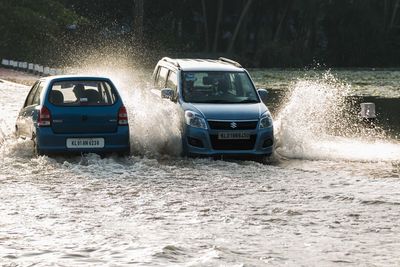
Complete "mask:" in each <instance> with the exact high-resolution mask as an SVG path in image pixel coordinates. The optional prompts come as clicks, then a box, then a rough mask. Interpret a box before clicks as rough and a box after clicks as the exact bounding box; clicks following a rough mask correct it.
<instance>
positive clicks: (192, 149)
mask: <svg viewBox="0 0 400 267" xmlns="http://www.w3.org/2000/svg"><path fill="white" fill-rule="evenodd" d="M239 131H240V132H246V133H249V134H250V136H251V139H250V140H234V139H232V140H224V141H223V142H222V141H219V140H218V133H219V132H229V131H226V130H212V129H207V130H205V129H199V128H194V127H191V126H188V125H186V130H185V134H184V136H183V140H182V141H183V148H184V153H185V154H186V155H199V156H218V155H232V156H247V155H249V156H251V155H253V156H270V155H271V154H272V153H273V143H274V130H273V127H272V126H271V127H268V128H265V129H258V128H257V129H254V130H239ZM232 132H233V131H232Z"/></svg>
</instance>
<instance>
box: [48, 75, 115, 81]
mask: <svg viewBox="0 0 400 267" xmlns="http://www.w3.org/2000/svg"><path fill="white" fill-rule="evenodd" d="M74 79H79V80H85V79H87V80H93V79H94V80H109V78H107V77H103V76H96V75H75V74H68V75H56V76H48V77H43V78H41V80H44V81H52V80H74Z"/></svg>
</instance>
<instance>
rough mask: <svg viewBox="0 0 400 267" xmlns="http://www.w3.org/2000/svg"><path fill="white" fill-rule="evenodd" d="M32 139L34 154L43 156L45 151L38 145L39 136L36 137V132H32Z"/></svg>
mask: <svg viewBox="0 0 400 267" xmlns="http://www.w3.org/2000/svg"><path fill="white" fill-rule="evenodd" d="M32 141H33V155H34V156H36V157H38V156H42V155H43V152H42V151H41V150H40V149H39V147H38V144H37V137H36V135H35V134H32Z"/></svg>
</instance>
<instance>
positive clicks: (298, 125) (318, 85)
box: [275, 71, 400, 161]
mask: <svg viewBox="0 0 400 267" xmlns="http://www.w3.org/2000/svg"><path fill="white" fill-rule="evenodd" d="M350 89H351V87H350V85H349V84H346V83H343V82H341V81H340V80H338V79H336V78H335V76H334V75H332V74H331V73H330V72H329V71H328V72H325V73H324V74H322V75H321V76H320V77H318V78H304V79H298V80H297V81H295V82H294V83H293V84H292V86H291V91H290V93H289V94H288V95H289V97H288V99H287V101H286V103H287V104H286V105H284V107H283V108H282V110H281V111H280V112H279V114H278V117H277V119H276V124H275V127H276V129H275V132H276V137H277V152H278V154H279V155H281V156H284V157H288V158H299V159H311V160H355V161H359V160H361V161H364V160H367V161H369V160H372V161H381V160H383V161H392V160H399V159H400V144H399V143H398V142H396V141H394V140H391V139H389V138H388V137H387V136H386V134H385V132H384V131H383V130H381V129H379V128H372V127H368V126H367V125H365V124H363V123H362V122H361V121H359V119H358V114H357V110H355V109H354V103H351V101H350V102H349V101H348V98H346V97H347V96H348V92H349V91H350Z"/></svg>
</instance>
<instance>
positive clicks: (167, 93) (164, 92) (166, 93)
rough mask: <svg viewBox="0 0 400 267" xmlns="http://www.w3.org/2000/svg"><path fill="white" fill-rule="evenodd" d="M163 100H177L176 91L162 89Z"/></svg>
mask: <svg viewBox="0 0 400 267" xmlns="http://www.w3.org/2000/svg"><path fill="white" fill-rule="evenodd" d="M161 98H166V99H169V100H174V99H175V91H174V90H172V89H171V88H164V89H161Z"/></svg>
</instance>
